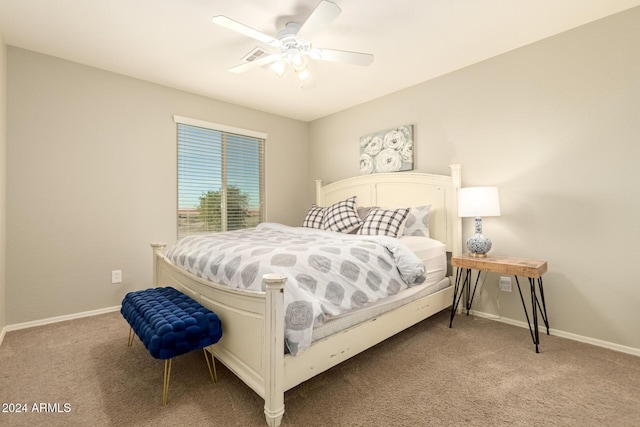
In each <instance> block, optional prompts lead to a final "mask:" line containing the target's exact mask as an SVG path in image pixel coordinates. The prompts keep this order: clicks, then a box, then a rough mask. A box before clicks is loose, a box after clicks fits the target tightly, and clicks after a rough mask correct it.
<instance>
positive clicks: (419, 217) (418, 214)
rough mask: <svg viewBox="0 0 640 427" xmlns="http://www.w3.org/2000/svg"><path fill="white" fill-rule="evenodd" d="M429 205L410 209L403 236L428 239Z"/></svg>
mask: <svg viewBox="0 0 640 427" xmlns="http://www.w3.org/2000/svg"><path fill="white" fill-rule="evenodd" d="M430 211H431V205H425V206H419V207H417V208H411V209H410V210H409V215H407V221H406V222H405V223H404V231H403V232H402V235H403V236H422V237H429V212H430Z"/></svg>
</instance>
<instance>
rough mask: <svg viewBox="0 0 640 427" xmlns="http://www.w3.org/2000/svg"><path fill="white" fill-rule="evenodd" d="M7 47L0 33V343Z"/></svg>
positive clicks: (3, 323) (3, 283)
mask: <svg viewBox="0 0 640 427" xmlns="http://www.w3.org/2000/svg"><path fill="white" fill-rule="evenodd" d="M6 64H7V49H6V46H5V44H4V40H3V38H2V34H0V343H1V342H2V331H3V329H4V327H5V326H7V316H6V313H7V304H6V298H5V294H6V264H5V262H6V250H5V249H6V245H5V243H6V242H5V240H6V239H5V237H6V223H5V218H6V206H7V204H6V198H5V195H6V171H7V162H6V147H7V126H6V124H7V120H6V119H7V117H6V111H7V110H6V105H7V103H6V99H7V96H6V94H7V92H6V74H7V73H6V71H7V67H6Z"/></svg>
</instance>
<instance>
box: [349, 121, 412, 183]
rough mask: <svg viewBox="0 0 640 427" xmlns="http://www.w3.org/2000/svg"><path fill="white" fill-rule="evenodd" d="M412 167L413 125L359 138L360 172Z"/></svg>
mask: <svg viewBox="0 0 640 427" xmlns="http://www.w3.org/2000/svg"><path fill="white" fill-rule="evenodd" d="M412 169H413V125H405V126H400V127H397V128H394V129H388V130H385V131H381V132H376V133H374V134H372V135H365V136H363V137H361V138H360V174H362V175H366V174H370V173H382V172H399V171H409V170H412Z"/></svg>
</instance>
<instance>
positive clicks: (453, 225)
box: [316, 165, 462, 255]
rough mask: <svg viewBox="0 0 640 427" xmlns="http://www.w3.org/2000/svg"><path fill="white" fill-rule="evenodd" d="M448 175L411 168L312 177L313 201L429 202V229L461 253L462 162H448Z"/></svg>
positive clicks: (365, 203)
mask: <svg viewBox="0 0 640 427" xmlns="http://www.w3.org/2000/svg"><path fill="white" fill-rule="evenodd" d="M449 167H450V168H451V176H446V175H433V174H425V173H414V172H396V173H379V174H371V175H360V176H356V177H353V178H346V179H343V180H340V181H336V182H332V183H331V184H327V185H322V181H321V180H317V181H316V204H317V205H318V206H329V205H331V204H333V203H336V202H339V201H341V200H345V199H347V198H349V197H352V196H357V205H358V206H379V207H382V208H398V207H417V206H424V205H427V204H430V205H431V213H430V215H429V232H430V236H431V237H432V238H433V239H437V240H440V241H441V242H443V243H445V244H446V246H447V251H448V252H451V253H452V254H453V255H460V254H461V253H462V222H461V220H460V218H458V190H459V189H460V186H461V176H460V171H461V169H462V165H451V166H449Z"/></svg>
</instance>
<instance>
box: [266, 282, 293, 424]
mask: <svg viewBox="0 0 640 427" xmlns="http://www.w3.org/2000/svg"><path fill="white" fill-rule="evenodd" d="M262 281H263V282H264V284H265V287H266V307H265V314H264V329H265V330H264V337H265V340H264V353H263V360H264V370H265V372H264V385H265V389H264V415H265V417H266V420H267V424H268V425H269V426H270V427H278V426H279V425H280V422H281V421H282V415H283V414H284V283H285V282H286V281H287V278H286V276H284V275H282V274H265V275H264V276H263V277H262Z"/></svg>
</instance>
